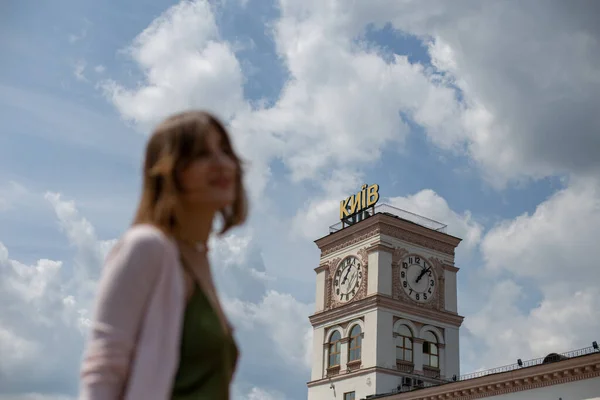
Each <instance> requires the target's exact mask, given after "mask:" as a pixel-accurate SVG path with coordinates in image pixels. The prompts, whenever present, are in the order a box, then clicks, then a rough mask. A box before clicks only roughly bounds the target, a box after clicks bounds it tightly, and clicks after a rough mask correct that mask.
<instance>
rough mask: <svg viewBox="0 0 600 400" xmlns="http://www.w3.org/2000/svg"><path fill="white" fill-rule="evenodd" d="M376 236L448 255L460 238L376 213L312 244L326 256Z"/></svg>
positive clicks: (322, 255) (452, 251)
mask: <svg viewBox="0 0 600 400" xmlns="http://www.w3.org/2000/svg"><path fill="white" fill-rule="evenodd" d="M377 235H387V236H391V237H394V238H396V239H400V240H403V241H406V242H409V243H412V244H416V245H419V246H423V247H426V248H430V249H433V250H436V251H439V252H442V253H445V254H449V255H454V249H455V248H456V247H457V246H458V244H459V243H460V242H461V240H462V239H459V238H457V237H454V236H451V235H448V234H446V233H443V232H438V231H434V230H432V229H429V228H425V227H424V226H421V225H418V224H415V223H413V222H410V221H407V220H404V219H401V218H395V217H391V216H389V215H385V214H375V215H374V216H372V217H370V218H367V219H366V220H364V221H361V222H358V223H356V224H354V225H352V226H349V227H347V228H344V229H341V230H339V231H337V232H335V233H331V234H329V235H327V236H324V237H322V238H320V239H317V240H315V243H316V244H317V246H318V247H319V249H320V250H321V257H325V256H327V255H329V254H331V253H333V252H335V251H338V250H340V249H342V248H345V247H347V246H350V245H352V244H354V243H358V242H360V241H363V240H366V239H369V238H371V237H374V236H377Z"/></svg>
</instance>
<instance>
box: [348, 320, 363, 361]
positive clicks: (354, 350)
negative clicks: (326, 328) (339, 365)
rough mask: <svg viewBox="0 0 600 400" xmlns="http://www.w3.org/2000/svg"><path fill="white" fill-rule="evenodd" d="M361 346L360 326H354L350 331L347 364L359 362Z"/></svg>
mask: <svg viewBox="0 0 600 400" xmlns="http://www.w3.org/2000/svg"><path fill="white" fill-rule="evenodd" d="M361 346H362V331H361V329H360V325H354V326H353V327H352V329H351V330H350V346H349V347H348V362H352V361H358V360H360V349H361Z"/></svg>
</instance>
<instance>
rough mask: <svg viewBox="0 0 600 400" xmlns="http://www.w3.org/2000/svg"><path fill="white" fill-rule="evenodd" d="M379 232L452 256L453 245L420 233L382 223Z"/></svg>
mask: <svg viewBox="0 0 600 400" xmlns="http://www.w3.org/2000/svg"><path fill="white" fill-rule="evenodd" d="M380 234H382V235H387V236H391V237H393V238H396V239H399V240H402V241H405V242H409V243H413V244H416V245H419V246H423V247H425V248H427V249H432V250H436V251H439V252H441V253H444V254H448V255H451V256H454V248H455V246H453V245H451V244H448V243H444V242H442V241H440V240H436V239H434V238H431V237H427V236H423V235H422V234H419V233H415V232H410V231H407V230H406V229H403V228H401V227H398V226H393V225H388V224H382V225H381V228H380Z"/></svg>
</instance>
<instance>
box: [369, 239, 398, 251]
mask: <svg viewBox="0 0 600 400" xmlns="http://www.w3.org/2000/svg"><path fill="white" fill-rule="evenodd" d="M376 251H385V252H388V253H393V252H394V247H393V246H392V245H391V244H389V243H386V242H382V241H381V240H379V241H377V242H375V243H373V244H371V246H369V247H368V248H367V253H373V252H376Z"/></svg>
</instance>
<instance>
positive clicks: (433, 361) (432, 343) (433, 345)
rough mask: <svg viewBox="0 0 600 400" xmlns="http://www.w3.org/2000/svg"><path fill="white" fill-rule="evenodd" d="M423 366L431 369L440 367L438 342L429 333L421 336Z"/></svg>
mask: <svg viewBox="0 0 600 400" xmlns="http://www.w3.org/2000/svg"><path fill="white" fill-rule="evenodd" d="M423 339H424V340H425V341H424V342H423V365H426V366H428V367H433V368H439V367H440V362H439V360H440V353H439V348H438V340H437V338H436V337H435V335H434V334H433V333H431V332H429V331H427V332H425V335H423Z"/></svg>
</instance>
